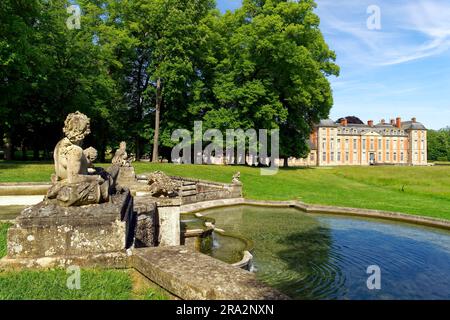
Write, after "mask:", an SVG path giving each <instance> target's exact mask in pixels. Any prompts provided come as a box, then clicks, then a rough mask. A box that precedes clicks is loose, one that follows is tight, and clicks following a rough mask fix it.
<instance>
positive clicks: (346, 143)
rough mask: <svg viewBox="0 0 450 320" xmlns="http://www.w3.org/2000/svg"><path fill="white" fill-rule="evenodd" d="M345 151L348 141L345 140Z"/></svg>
mask: <svg viewBox="0 0 450 320" xmlns="http://www.w3.org/2000/svg"><path fill="white" fill-rule="evenodd" d="M345 149H348V139H345Z"/></svg>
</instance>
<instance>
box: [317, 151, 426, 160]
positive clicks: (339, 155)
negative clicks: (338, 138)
mask: <svg viewBox="0 0 450 320" xmlns="http://www.w3.org/2000/svg"><path fill="white" fill-rule="evenodd" d="M421 155H422V161H425V152H422V154H421ZM357 156H358V154H357V153H356V152H354V153H353V162H357ZM361 156H362V157H361V158H362V162H366V153H362V154H361ZM386 159H388V161H389V160H391V153H390V152H386ZM349 160H350V153H349V152H345V161H346V162H348V161H349ZM369 160H375V159H369ZM398 160H400V162H404V161H405V153H404V152H401V153H400V159H398V157H397V152H394V153H393V157H392V161H393V162H397V161H398ZM414 160H415V161H418V160H419V154H418V153H417V152H416V153H415V154H414ZM311 161H314V154H311ZM322 161H324V162H326V161H327V153H326V152H323V154H322ZM330 161H331V162H334V152H331V153H330ZM337 161H338V162H340V161H342V153H341V152H338V153H337ZM382 161H383V155H382V153H381V152H378V162H382Z"/></svg>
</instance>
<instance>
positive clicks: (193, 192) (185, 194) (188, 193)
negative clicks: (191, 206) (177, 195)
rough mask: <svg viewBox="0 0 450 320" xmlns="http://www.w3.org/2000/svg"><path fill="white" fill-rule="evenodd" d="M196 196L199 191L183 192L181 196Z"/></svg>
mask: <svg viewBox="0 0 450 320" xmlns="http://www.w3.org/2000/svg"><path fill="white" fill-rule="evenodd" d="M196 194H197V190H191V191H182V192H181V196H182V197H189V196H195V195H196Z"/></svg>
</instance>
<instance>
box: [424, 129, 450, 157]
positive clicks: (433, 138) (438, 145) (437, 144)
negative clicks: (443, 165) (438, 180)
mask: <svg viewBox="0 0 450 320" xmlns="http://www.w3.org/2000/svg"><path fill="white" fill-rule="evenodd" d="M427 141H428V159H429V160H432V161H442V162H446V161H450V127H447V128H445V129H441V130H438V131H435V130H428V137H427Z"/></svg>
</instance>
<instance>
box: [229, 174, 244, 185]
mask: <svg viewBox="0 0 450 320" xmlns="http://www.w3.org/2000/svg"><path fill="white" fill-rule="evenodd" d="M231 183H233V184H241V183H242V182H241V173H240V172H239V171H238V172H236V173H235V174H234V175H233V180H232V181H231Z"/></svg>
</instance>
